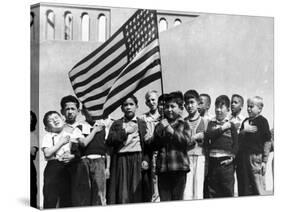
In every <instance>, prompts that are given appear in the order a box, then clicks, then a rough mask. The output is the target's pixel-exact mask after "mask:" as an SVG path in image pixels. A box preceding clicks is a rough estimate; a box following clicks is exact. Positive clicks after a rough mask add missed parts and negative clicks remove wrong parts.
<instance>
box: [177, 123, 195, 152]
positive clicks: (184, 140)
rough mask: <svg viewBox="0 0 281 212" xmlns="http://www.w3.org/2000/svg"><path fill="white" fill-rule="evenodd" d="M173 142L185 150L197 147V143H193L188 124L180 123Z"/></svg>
mask: <svg viewBox="0 0 281 212" xmlns="http://www.w3.org/2000/svg"><path fill="white" fill-rule="evenodd" d="M172 141H173V142H175V143H177V144H179V145H180V146H181V147H183V148H190V147H193V146H194V145H195V142H192V141H191V137H190V128H189V125H188V123H187V122H185V121H180V123H179V126H178V127H177V128H175V129H174V134H173V136H172Z"/></svg>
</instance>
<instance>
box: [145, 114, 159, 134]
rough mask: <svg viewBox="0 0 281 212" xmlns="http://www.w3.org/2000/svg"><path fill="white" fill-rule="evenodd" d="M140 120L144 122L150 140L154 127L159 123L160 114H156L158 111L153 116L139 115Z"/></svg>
mask: <svg viewBox="0 0 281 212" xmlns="http://www.w3.org/2000/svg"><path fill="white" fill-rule="evenodd" d="M140 119H142V120H144V121H145V123H146V126H147V131H148V135H149V138H152V137H153V133H154V129H155V126H156V125H157V124H158V123H159V120H160V114H159V113H158V111H157V112H156V113H155V115H153V114H151V113H150V112H147V113H144V114H143V115H141V116H140Z"/></svg>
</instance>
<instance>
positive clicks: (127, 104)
mask: <svg viewBox="0 0 281 212" xmlns="http://www.w3.org/2000/svg"><path fill="white" fill-rule="evenodd" d="M137 108H138V106H137V105H136V103H135V101H134V100H133V99H132V98H127V99H126V100H125V101H124V102H123V104H122V107H121V109H122V111H123V113H124V115H125V117H126V118H128V119H132V118H133V117H134V116H135V114H136V111H137Z"/></svg>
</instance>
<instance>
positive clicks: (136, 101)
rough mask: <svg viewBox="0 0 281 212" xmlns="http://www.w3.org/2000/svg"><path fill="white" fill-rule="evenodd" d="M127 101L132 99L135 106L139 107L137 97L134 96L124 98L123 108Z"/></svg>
mask: <svg viewBox="0 0 281 212" xmlns="http://www.w3.org/2000/svg"><path fill="white" fill-rule="evenodd" d="M127 99H132V100H133V101H134V102H135V104H136V105H138V99H137V97H135V96H134V95H129V96H127V97H126V98H124V101H123V102H122V106H123V104H124V102H125V101H126V100H127Z"/></svg>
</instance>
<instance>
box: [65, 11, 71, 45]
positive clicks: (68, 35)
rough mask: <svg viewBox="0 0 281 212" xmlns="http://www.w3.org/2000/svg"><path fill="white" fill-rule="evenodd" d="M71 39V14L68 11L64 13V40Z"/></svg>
mask: <svg viewBox="0 0 281 212" xmlns="http://www.w3.org/2000/svg"><path fill="white" fill-rule="evenodd" d="M72 39H73V16H72V14H71V13H70V12H66V13H65V14H64V40H72Z"/></svg>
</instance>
